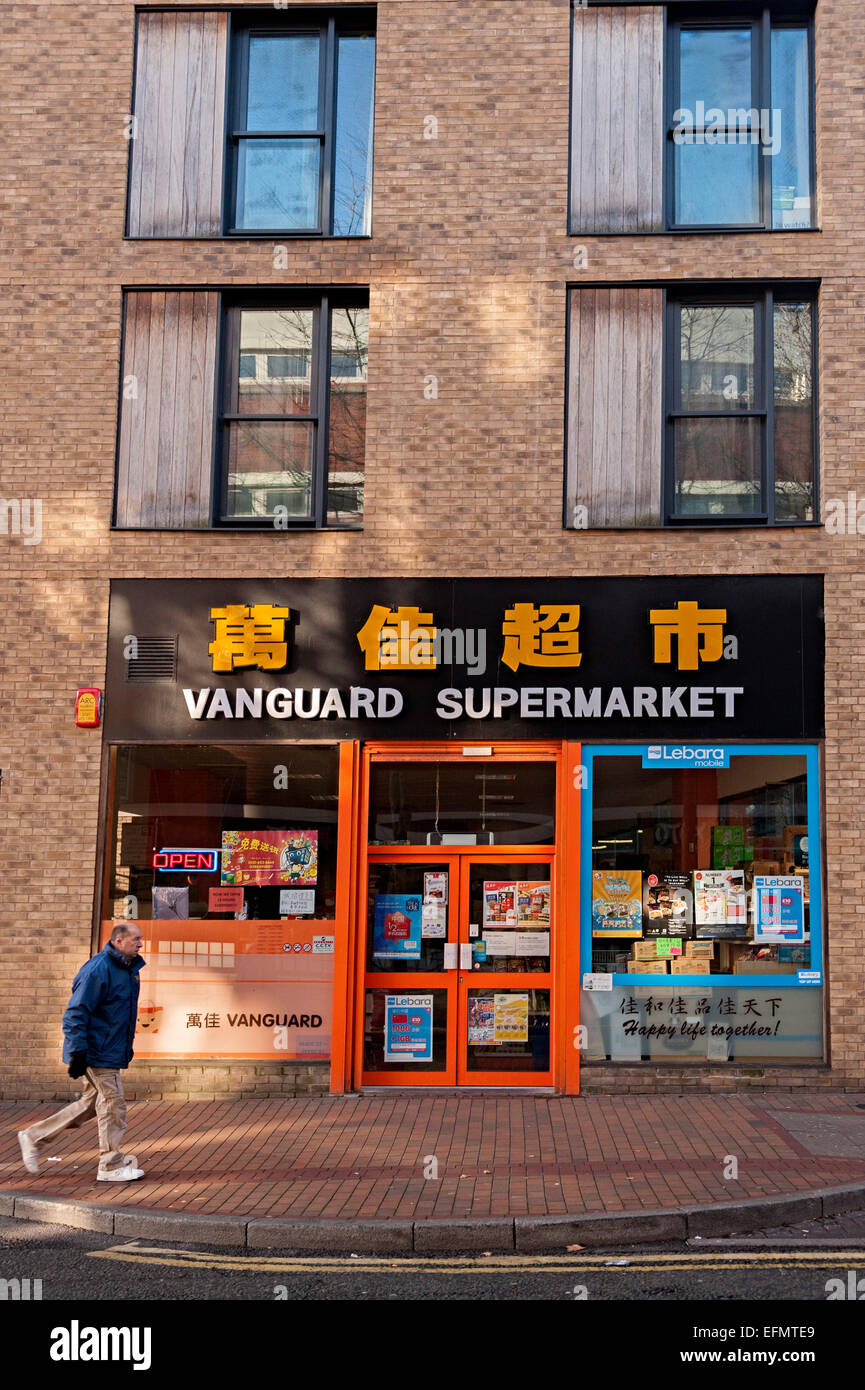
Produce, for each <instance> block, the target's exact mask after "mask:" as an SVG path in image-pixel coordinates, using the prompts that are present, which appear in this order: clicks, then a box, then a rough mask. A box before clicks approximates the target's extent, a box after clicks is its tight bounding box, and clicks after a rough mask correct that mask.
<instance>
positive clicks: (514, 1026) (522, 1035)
mask: <svg viewBox="0 0 865 1390" xmlns="http://www.w3.org/2000/svg"><path fill="white" fill-rule="evenodd" d="M493 1000H494V1003H493V1042H497V1043H505V1042H528V1040H529V996H528V995H527V994H495V995H493Z"/></svg>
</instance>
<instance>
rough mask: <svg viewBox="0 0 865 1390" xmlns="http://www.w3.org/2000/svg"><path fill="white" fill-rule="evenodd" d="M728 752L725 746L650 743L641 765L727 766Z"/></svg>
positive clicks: (675, 766) (666, 766) (670, 766)
mask: <svg viewBox="0 0 865 1390" xmlns="http://www.w3.org/2000/svg"><path fill="white" fill-rule="evenodd" d="M729 766H730V754H729V750H728V749H726V748H708V747H700V746H698V745H694V746H692V745H691V744H688V743H685V744H679V745H676V744H673V745H667V744H660V743H655V744H650V745H649V747H648V748H647V750H646V752H645V753H644V754H643V767H648V768H652V767H654V768H685V767H729Z"/></svg>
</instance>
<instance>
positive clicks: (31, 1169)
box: [18, 1129, 39, 1173]
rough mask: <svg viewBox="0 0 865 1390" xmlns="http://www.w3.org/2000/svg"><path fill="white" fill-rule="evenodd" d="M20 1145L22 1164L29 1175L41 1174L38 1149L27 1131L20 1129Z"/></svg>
mask: <svg viewBox="0 0 865 1390" xmlns="http://www.w3.org/2000/svg"><path fill="white" fill-rule="evenodd" d="M18 1143H19V1144H20V1145H21V1162H22V1163H23V1164H24V1167H25V1168H26V1169H27V1172H28V1173H38V1172H39V1159H38V1158H37V1157H36V1155H37V1153H38V1149H37V1148H36V1145H35V1144H34V1142H33V1140H32V1139H31V1138H30V1135H29V1134H28V1133H27V1131H26V1129H19V1131H18Z"/></svg>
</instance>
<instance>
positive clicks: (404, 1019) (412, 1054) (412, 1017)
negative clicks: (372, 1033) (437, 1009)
mask: <svg viewBox="0 0 865 1390" xmlns="http://www.w3.org/2000/svg"><path fill="white" fill-rule="evenodd" d="M432 1016H433V997H432V995H431V994H387V995H385V1001H384V1060H385V1061H386V1062H431V1061H432V1059H433V1049H432Z"/></svg>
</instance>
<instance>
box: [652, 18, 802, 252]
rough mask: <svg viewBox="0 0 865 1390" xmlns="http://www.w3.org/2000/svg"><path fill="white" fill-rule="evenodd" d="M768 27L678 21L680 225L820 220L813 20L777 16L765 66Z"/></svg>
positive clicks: (676, 181)
mask: <svg viewBox="0 0 865 1390" xmlns="http://www.w3.org/2000/svg"><path fill="white" fill-rule="evenodd" d="M765 22H766V23H767V24H768V21H765ZM763 25H764V20H763V18H762V17H761V18H757V17H754V18H746V19H744V20H742V21H741V22H737V23H734V24H724V25H721V24H718V25H708V24H700V25H693V24H680V25H677V26H674V27H673V31H672V32H673V36H674V37H673V110H672V113H671V115H672V119H671V122H670V126H669V139H670V148H671V152H672V153H671V164H670V167H671V171H672V176H673V196H672V219H673V225H674V226H677V227H775V228H794V227H810V226H811V225H812V205H811V185H812V161H811V74H810V58H809V36H808V28H807V27H806V26H805V25H802V24H799V25H796V24H789V23H783V22H772V23H771V34H770V38H771V42H770V49H769V50H768V51H769V52H770V59H769V63H768V65H766V64H764V61H763V55H764V53H765V52H767V50H766V47H765V43H764V32H765V34H766V35H767V36H769V29H768V28H767V29H766V30H765V31H764V28H763Z"/></svg>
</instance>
